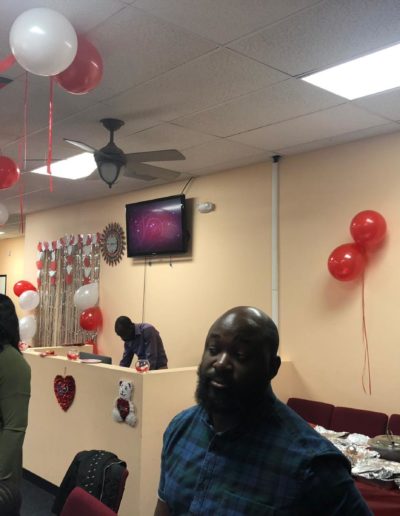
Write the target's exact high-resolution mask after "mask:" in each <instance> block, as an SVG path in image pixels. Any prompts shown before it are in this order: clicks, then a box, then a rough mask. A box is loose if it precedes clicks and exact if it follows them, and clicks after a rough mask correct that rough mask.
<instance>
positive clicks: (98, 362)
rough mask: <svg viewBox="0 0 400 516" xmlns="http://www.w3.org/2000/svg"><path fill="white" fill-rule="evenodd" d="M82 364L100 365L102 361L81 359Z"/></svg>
mask: <svg viewBox="0 0 400 516" xmlns="http://www.w3.org/2000/svg"><path fill="white" fill-rule="evenodd" d="M81 362H82V364H100V363H101V360H99V359H98V358H81Z"/></svg>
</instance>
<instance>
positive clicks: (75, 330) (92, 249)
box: [35, 233, 100, 346]
mask: <svg viewBox="0 0 400 516" xmlns="http://www.w3.org/2000/svg"><path fill="white" fill-rule="evenodd" d="M36 266H37V281H38V291H39V294H40V304H39V308H38V314H37V318H38V321H37V322H38V329H37V333H36V335H35V346H61V345H68V344H80V343H84V342H91V343H93V344H95V343H96V340H97V332H87V331H85V330H83V329H82V328H81V327H80V324H79V318H80V313H81V312H80V310H78V309H77V308H76V306H75V305H74V294H75V292H76V291H77V290H78V288H79V287H81V286H82V285H84V284H87V283H93V282H98V281H99V275H100V234H99V233H92V234H86V235H66V236H64V237H62V238H60V239H59V240H55V241H53V242H39V244H38V255H37V262H36Z"/></svg>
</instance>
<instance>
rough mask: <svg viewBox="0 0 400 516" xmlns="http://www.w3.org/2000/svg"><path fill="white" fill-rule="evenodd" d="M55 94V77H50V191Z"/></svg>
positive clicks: (48, 154) (48, 169) (48, 157)
mask: <svg viewBox="0 0 400 516" xmlns="http://www.w3.org/2000/svg"><path fill="white" fill-rule="evenodd" d="M53 94H54V78H53V77H50V99H49V146H48V152H47V173H48V174H49V178H50V192H52V191H53V176H52V175H51V161H52V158H53Z"/></svg>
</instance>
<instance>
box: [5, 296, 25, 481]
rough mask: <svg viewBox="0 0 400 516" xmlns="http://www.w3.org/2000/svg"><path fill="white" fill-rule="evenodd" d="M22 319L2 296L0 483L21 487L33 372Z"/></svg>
mask: <svg viewBox="0 0 400 516" xmlns="http://www.w3.org/2000/svg"><path fill="white" fill-rule="evenodd" d="M19 341H20V336H19V323H18V317H17V314H16V312H15V307H14V303H13V302H12V301H11V299H10V298H9V297H7V296H5V295H3V294H0V481H1V480H9V481H11V482H14V483H15V484H16V485H18V484H19V483H20V481H21V477H22V445H23V442H24V438H25V430H26V427H27V425H28V405H29V398H30V393H31V369H30V367H29V364H28V363H27V362H26V360H25V359H24V357H23V355H22V354H21V352H20V351H19V349H18V344H19Z"/></svg>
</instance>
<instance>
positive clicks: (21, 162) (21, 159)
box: [18, 72, 28, 234]
mask: <svg viewBox="0 0 400 516" xmlns="http://www.w3.org/2000/svg"><path fill="white" fill-rule="evenodd" d="M27 120H28V72H26V73H25V88H24V124H23V126H24V129H23V134H22V142H21V141H20V142H19V144H18V166H19V169H20V170H25V169H26V147H27V145H26V142H27V139H26V134H27V130H28V129H27V128H28V122H27ZM22 146H23V150H22ZM19 231H20V233H22V234H24V232H25V220H24V182H23V180H22V176H21V177H20V180H19Z"/></svg>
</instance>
